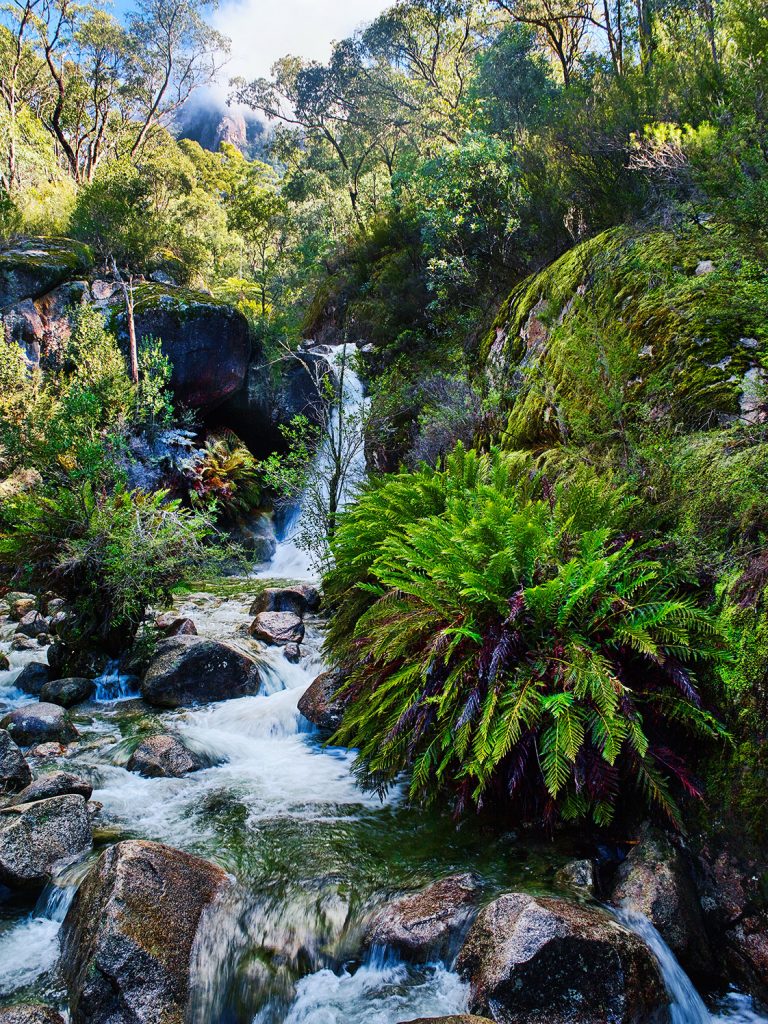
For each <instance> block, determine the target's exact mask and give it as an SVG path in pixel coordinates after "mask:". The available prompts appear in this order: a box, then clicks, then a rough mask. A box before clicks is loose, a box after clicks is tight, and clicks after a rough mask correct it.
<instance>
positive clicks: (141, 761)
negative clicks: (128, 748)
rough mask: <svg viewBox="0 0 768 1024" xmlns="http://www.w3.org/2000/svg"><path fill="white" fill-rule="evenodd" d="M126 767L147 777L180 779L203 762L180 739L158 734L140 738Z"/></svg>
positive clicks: (200, 766) (196, 769)
mask: <svg viewBox="0 0 768 1024" xmlns="http://www.w3.org/2000/svg"><path fill="white" fill-rule="evenodd" d="M126 767H127V768H128V771H129V772H138V773H139V774H140V775H146V776H148V777H149V778H173V779H180V778H181V777H182V775H187V774H188V773H189V772H196V771H199V770H200V769H201V768H202V767H203V763H202V761H201V760H200V758H199V757H198V756H197V755H196V754H194V753H193V752H192V751H191V750H188V749H187V748H186V747H185V746H184V744H183V743H182V742H181V740H178V739H176V737H175V736H169V735H167V734H160V735H158V736H149V737H147V739H145V740H142V741H141V743H140V744H139V745H138V747H136V749H135V750H134V752H133V753H132V754H131V757H130V760H129V761H128V764H127V766H126Z"/></svg>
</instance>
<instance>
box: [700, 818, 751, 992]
mask: <svg viewBox="0 0 768 1024" xmlns="http://www.w3.org/2000/svg"><path fill="white" fill-rule="evenodd" d="M699 867H700V874H699V875H697V879H696V881H697V887H698V892H699V897H700V899H701V905H702V908H703V911H704V917H705V922H706V925H707V931H708V933H709V935H710V937H711V940H712V944H713V946H714V947H715V949H716V950H717V955H718V957H719V959H720V963H721V965H722V967H723V969H724V970H723V973H724V975H726V977H728V978H730V979H732V978H734V977H735V978H738V979H739V987H741V988H743V989H745V990H746V991H748V992H750V993H751V994H752V995H754V996H756V997H757V999H759V1000H760V1001H761V1002H762V1003H765V1004H768V866H767V865H766V862H765V856H764V854H761V855H759V856H756V855H755V854H754V852H752V851H749V850H747V849H741V848H739V846H737V845H736V844H733V845H731V844H730V843H729V842H727V841H723V840H721V839H715V838H712V839H710V840H709V842H708V843H707V845H706V846H705V847H704V849H703V850H702V851H701V855H700V858H699Z"/></svg>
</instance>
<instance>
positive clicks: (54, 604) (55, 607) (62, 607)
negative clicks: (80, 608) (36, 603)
mask: <svg viewBox="0 0 768 1024" xmlns="http://www.w3.org/2000/svg"><path fill="white" fill-rule="evenodd" d="M66 608H67V602H66V601H65V600H64V598H63V597H49V598H48V599H47V600H46V601H45V603H44V611H45V614H46V615H58V613H59V612H63V611H66Z"/></svg>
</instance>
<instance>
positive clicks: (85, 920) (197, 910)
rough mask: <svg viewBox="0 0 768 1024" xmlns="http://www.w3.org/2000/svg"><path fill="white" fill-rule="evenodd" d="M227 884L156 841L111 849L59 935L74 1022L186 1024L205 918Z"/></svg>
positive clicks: (204, 865) (208, 867)
mask: <svg viewBox="0 0 768 1024" xmlns="http://www.w3.org/2000/svg"><path fill="white" fill-rule="evenodd" d="M229 886H230V881H229V878H228V876H227V875H226V874H225V873H224V872H223V871H222V870H221V869H220V868H218V867H215V866H214V865H213V864H209V863H208V862H207V861H204V860H201V859H200V858H198V857H192V856H190V855H189V854H187V853H182V852H181V851H180V850H174V849H172V848H171V847H168V846H162V845H160V844H159V843H150V842H142V841H136V840H134V841H128V842H123V843H118V844H117V845H115V846H112V847H110V848H109V849H108V850H106V851H105V852H104V853H103V854H102V855H101V857H100V858H99V860H98V862H97V863H96V865H95V866H94V867H93V868H92V869H91V871H90V872H89V874H88V876H87V877H86V879H85V881H84V882H83V884H82V885H81V886H80V888H79V889H78V891H77V895H76V896H75V899H74V901H73V903H72V906H71V907H70V909H69V911H68V913H67V916H66V918H65V920H64V925H63V928H62V959H61V963H62V970H63V972H64V976H65V979H66V982H67V986H68V989H69V995H70V1001H71V1013H72V1021H73V1024H86V1022H87V1024H118V1022H122V1021H124V1022H125V1024H129V1022H130V1024H182V1022H183V1021H184V1020H185V1008H186V1004H187V1000H188V995H189V975H190V957H191V954H192V947H193V944H194V941H195V937H196V935H197V933H198V929H199V928H200V927H201V919H202V918H203V914H204V912H205V910H206V908H208V907H209V906H210V905H211V904H212V903H213V902H214V901H215V900H216V899H217V898H218V897H220V896H221V895H223V894H224V893H225V892H226V891H227V890H228V889H229Z"/></svg>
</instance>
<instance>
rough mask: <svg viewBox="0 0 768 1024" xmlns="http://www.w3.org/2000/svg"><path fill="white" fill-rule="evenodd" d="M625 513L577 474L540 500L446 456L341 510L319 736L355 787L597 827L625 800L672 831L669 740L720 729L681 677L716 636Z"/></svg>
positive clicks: (473, 460)
mask: <svg viewBox="0 0 768 1024" xmlns="http://www.w3.org/2000/svg"><path fill="white" fill-rule="evenodd" d="M627 510H628V506H627V500H626V498H625V496H624V494H623V492H622V491H621V490H620V489H616V488H613V487H612V486H610V483H608V484H606V483H605V482H602V481H600V480H599V479H597V478H596V477H594V476H593V475H591V474H588V473H586V472H585V471H582V472H579V473H577V474H576V475H575V476H574V477H573V478H572V479H571V480H570V481H568V483H567V484H566V483H560V484H558V485H557V486H556V487H554V488H552V487H551V486H550V485H549V483H548V482H547V481H546V480H544V479H541V478H536V477H535V476H533V475H532V474H531V473H530V465H529V464H527V463H526V462H523V461H519V460H518V461H517V462H515V461H514V460H512V459H510V458H509V457H504V456H501V455H499V454H494V455H492V456H486V455H483V456H481V455H477V454H476V453H474V452H465V451H464V450H463V448H461V446H459V447H457V449H456V451H455V452H454V453H453V454H452V455H451V456H450V458H449V459H448V461H447V465H446V468H445V470H444V471H442V472H433V471H429V470H423V471H421V472H419V473H415V474H407V473H401V474H399V475H397V476H395V477H393V478H389V479H387V481H386V482H385V483H383V484H378V485H375V486H373V487H371V488H370V489H369V490H368V491H367V492H366V493H365V494H364V495H363V496H362V498H361V499H360V502H359V503H358V505H357V506H355V507H354V508H353V509H352V510H351V511H349V512H348V513H347V514H346V515H344V516H343V517H342V520H341V523H340V525H339V529H338V533H337V536H336V539H335V541H334V543H333V545H332V547H333V554H334V556H335V559H336V565H335V567H334V568H333V569H332V570H331V571H330V572H329V573H328V574H327V575H326V578H325V581H324V585H325V592H326V596H327V598H328V599H329V601H330V602H331V604H332V605H335V607H336V611H335V615H334V617H333V619H332V622H331V627H330V632H329V637H328V641H327V643H328V651H329V653H330V655H331V656H332V657H333V659H334V660H335V661H336V662H337V663H339V664H340V665H341V666H342V667H343V668H344V669H345V671H346V672H347V673H348V677H349V682H348V684H347V692H348V695H349V697H350V704H349V707H348V709H347V712H346V714H345V717H344V721H343V723H342V726H341V728H340V730H339V732H338V734H337V736H336V740H338V741H343V742H344V743H346V744H348V745H349V746H352V747H356V748H358V749H359V754H358V759H357V765H358V769H359V771H360V774H361V777H362V778H363V780H364V781H365V782H366V783H367V784H369V785H372V786H374V787H376V788H380V789H383V788H385V787H386V786H387V785H389V784H390V783H392V782H393V781H394V780H395V779H396V778H397V776H398V774H399V773H400V772H401V771H403V770H404V769H406V768H410V769H411V782H410V793H411V796H412V797H413V798H419V799H426V800H429V799H432V798H434V797H435V796H436V795H437V794H438V793H441V792H447V793H448V794H450V795H451V796H452V797H453V799H454V801H455V806H456V809H457V811H462V810H464V809H465V808H466V807H468V806H469V805H470V804H472V803H474V804H476V805H477V806H478V807H481V806H483V805H485V804H488V803H492V804H501V805H502V806H507V805H511V806H512V808H514V810H515V812H516V813H517V814H518V815H519V816H520V817H521V818H524V819H527V820H536V821H540V822H541V821H545V822H552V821H554V820H555V819H556V818H557V817H562V818H564V819H573V818H581V817H586V816H590V817H591V818H592V819H593V820H594V821H595V822H596V823H598V824H606V823H608V822H609V821H610V820H611V818H612V816H613V814H614V811H615V808H616V805H617V803H618V802H619V801H620V800H621V799H623V798H624V797H625V796H626V795H627V793H628V792H629V791H631V790H632V789H638V790H639V791H640V792H641V793H642V794H643V796H644V797H645V799H646V800H647V802H648V803H649V804H651V805H653V806H655V807H656V808H657V809H659V810H660V811H662V812H664V814H665V815H666V816H667V817H668V818H670V819H671V820H672V821H674V822H678V821H679V814H678V810H677V806H676V803H675V799H674V797H673V794H672V786H673V783H674V784H677V785H679V786H681V787H682V789H683V790H684V791H686V792H687V793H689V794H692V795H699V789H698V787H697V785H696V784H695V782H694V781H693V780H692V778H691V776H690V773H689V770H688V768H687V767H686V765H685V763H684V760H683V758H682V757H681V755H680V752H679V746H678V743H679V742H680V741H681V737H682V736H683V735H684V734H685V733H693V734H700V735H704V736H708V737H716V736H718V735H720V734H721V732H722V730H721V728H720V726H719V725H718V723H717V722H716V720H715V719H714V718H713V717H712V716H711V715H710V714H709V713H708V712H707V711H706V710H704V708H703V707H702V704H701V700H700V697H699V694H698V691H697V686H696V681H695V677H694V674H693V672H692V666H693V665H696V664H699V665H707V664H708V663H711V662H713V661H715V660H717V659H718V658H719V657H720V654H719V652H720V649H721V640H720V637H719V635H718V633H717V631H716V628H715V626H714V624H713V621H712V619H711V618H710V616H709V615H708V614H707V613H706V612H704V611H702V610H701V609H700V608H698V607H697V606H696V604H695V603H694V601H693V600H692V599H690V598H678V597H675V596H673V589H672V581H671V580H670V578H669V574H668V573H667V572H666V571H665V570H664V568H663V567H662V566H661V565H660V564H659V563H658V562H656V561H652V560H650V559H648V558H644V557H642V554H641V553H638V552H636V551H635V550H634V547H633V544H632V542H631V541H629V540H626V539H625V537H624V536H623V535H622V533H621V527H622V523H623V521H624V520H625V518H626V515H627Z"/></svg>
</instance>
